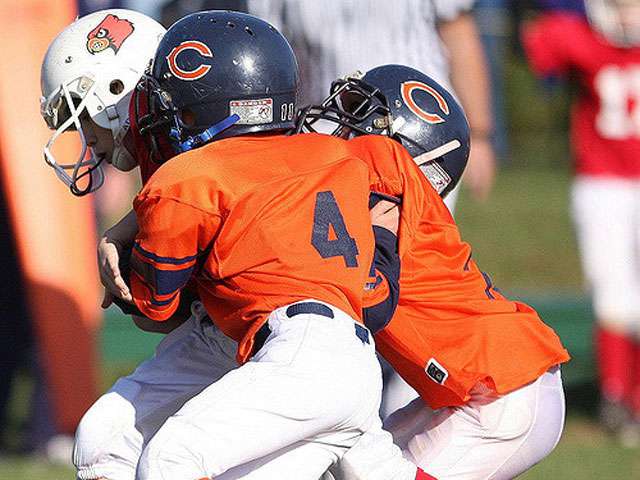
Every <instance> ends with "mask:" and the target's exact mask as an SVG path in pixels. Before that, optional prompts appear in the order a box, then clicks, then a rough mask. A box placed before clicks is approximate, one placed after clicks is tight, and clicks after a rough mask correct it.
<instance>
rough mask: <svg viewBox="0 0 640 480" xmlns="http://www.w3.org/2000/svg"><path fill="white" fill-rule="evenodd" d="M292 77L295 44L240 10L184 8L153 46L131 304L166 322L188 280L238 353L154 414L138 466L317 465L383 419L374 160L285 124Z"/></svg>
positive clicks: (295, 473)
mask: <svg viewBox="0 0 640 480" xmlns="http://www.w3.org/2000/svg"><path fill="white" fill-rule="evenodd" d="M297 87H298V78H297V64H296V60H295V57H294V55H293V52H292V51H291V48H290V46H289V44H288V43H287V41H286V40H285V39H284V37H283V36H282V35H281V34H280V33H279V32H277V30H275V29H274V28H273V27H272V26H271V25H269V24H267V23H266V22H264V21H262V20H259V19H257V18H255V17H252V16H249V15H243V14H240V13H233V12H221V11H210V12H198V13H196V14H192V15H189V16H187V17H185V18H183V19H182V20H180V21H178V22H176V23H175V24H174V25H173V26H172V27H171V28H170V29H169V30H168V31H167V33H166V34H165V35H164V37H163V39H162V40H161V42H160V44H159V46H158V49H157V52H156V55H155V58H154V61H153V67H152V70H151V73H150V75H149V76H148V78H147V82H146V87H145V88H146V94H147V99H148V104H149V114H148V116H147V117H145V118H141V119H140V124H139V127H140V131H141V132H142V133H143V134H144V135H145V138H147V139H149V146H150V149H151V150H152V151H153V153H154V156H155V158H158V159H160V162H162V165H161V167H160V168H159V169H158V170H157V171H156V172H155V173H154V174H153V175H152V177H151V178H150V179H149V180H148V182H147V183H146V184H145V186H144V187H143V189H142V191H141V192H140V193H139V194H138V195H137V197H136V199H135V201H134V207H135V211H136V218H137V222H138V233H137V235H136V240H135V244H134V248H133V253H132V255H131V277H130V286H131V294H132V297H133V304H134V306H135V308H137V309H139V311H140V312H141V313H142V314H143V315H144V316H145V317H147V318H150V319H152V320H154V321H158V322H162V321H165V320H166V319H168V318H169V317H171V316H172V315H173V314H174V312H175V311H176V309H177V308H178V304H179V302H180V299H181V296H182V290H183V288H184V287H185V286H186V285H187V283H188V282H189V281H190V280H194V282H195V285H196V288H197V293H198V296H199V297H200V299H201V301H202V303H203V305H204V307H205V309H206V311H207V312H208V313H210V314H211V316H212V318H214V319H215V322H216V324H217V325H218V326H219V327H220V329H221V330H222V331H223V332H224V333H225V334H227V335H228V336H230V337H231V338H233V339H234V340H236V341H238V355H237V357H238V360H239V362H240V363H241V366H240V367H238V368H237V369H235V370H233V371H231V372H229V373H228V374H226V375H225V376H223V377H222V378H221V379H220V380H218V381H216V382H214V383H212V384H210V385H208V386H206V388H204V390H202V391H201V392H199V393H198V394H196V395H194V396H192V397H191V398H190V399H189V400H188V401H187V402H186V403H185V404H184V405H183V406H182V407H181V408H180V409H179V410H178V411H177V412H176V413H174V414H173V415H171V416H170V417H169V418H168V419H166V420H165V421H164V423H163V424H162V425H161V426H160V428H159V429H158V431H157V432H155V434H154V435H153V437H152V438H151V440H150V441H149V442H148V443H147V444H146V446H145V447H144V450H143V452H142V455H141V457H140V461H139V463H138V467H137V478H140V479H146V478H154V479H155V478H161V477H166V478H211V477H215V478H218V477H219V476H220V475H222V474H223V473H225V472H229V470H230V469H232V468H234V467H239V466H241V465H244V464H247V463H248V462H251V461H254V460H258V459H262V458H265V457H266V456H267V455H277V456H278V457H279V458H277V459H274V462H273V463H271V462H268V463H271V464H272V465H277V469H275V470H274V472H273V473H272V476H271V477H270V478H294V477H295V478H308V479H315V478H318V477H319V476H320V475H321V474H322V473H323V472H324V471H325V470H326V469H327V468H328V467H329V466H330V465H331V464H332V463H334V462H335V461H336V460H337V459H338V458H340V457H341V456H342V454H343V453H344V451H346V449H347V448H349V447H350V446H352V445H353V444H354V443H355V442H356V441H357V439H358V438H359V437H360V436H361V434H362V433H364V432H367V431H372V430H373V431H379V430H380V428H381V425H380V421H379V417H378V407H379V402H380V391H381V376H380V368H379V365H378V363H377V360H376V357H375V348H374V344H373V339H372V337H371V336H370V334H369V332H368V330H367V329H366V328H365V327H364V326H363V325H361V323H360V321H359V319H360V318H361V310H362V289H363V285H364V284H365V283H366V281H367V279H368V278H369V271H370V266H371V264H372V262H373V251H374V248H373V246H374V237H373V231H372V228H371V220H370V215H369V208H368V192H369V188H370V184H371V180H370V178H371V172H370V171H369V169H368V167H367V165H366V163H364V162H363V161H362V160H360V159H359V158H357V157H356V156H354V155H353V154H352V153H351V152H350V151H349V148H348V142H345V141H344V140H341V139H337V138H335V137H329V136H317V137H311V136H309V135H297V136H285V135H283V133H284V132H285V131H287V130H288V129H290V128H291V127H292V126H293V116H294V112H295V101H296V95H297ZM382 140H384V139H382ZM294 208H295V212H296V213H295V215H292V212H293V209H294ZM299 447H304V448H302V449H299ZM289 451H290V452H289ZM301 452H304V455H302V454H301ZM288 453H291V455H289V454H288ZM285 457H286V460H288V463H287V461H285ZM263 468H269V467H263ZM276 475H277V476H276ZM266 478H269V477H266Z"/></svg>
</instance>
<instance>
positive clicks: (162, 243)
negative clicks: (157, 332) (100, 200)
mask: <svg viewBox="0 0 640 480" xmlns="http://www.w3.org/2000/svg"><path fill="white" fill-rule="evenodd" d="M134 208H135V211H136V215H137V218H138V225H139V231H138V234H137V236H136V240H135V243H134V246H133V252H132V255H131V292H132V296H133V303H134V305H135V307H136V308H138V310H139V311H140V312H141V313H142V314H143V316H145V317H147V318H149V319H151V320H154V321H160V322H162V321H166V320H168V319H169V318H171V317H172V315H174V313H175V312H176V311H177V310H178V307H179V305H180V298H181V291H182V289H183V288H184V287H185V286H186V285H187V283H188V282H189V280H190V279H191V278H192V275H193V273H194V272H195V270H196V268H197V267H198V265H199V261H200V260H202V259H203V257H205V256H206V255H207V254H208V252H209V250H210V247H211V245H212V244H213V241H214V239H215V236H216V235H217V231H218V228H219V227H220V217H219V216H218V215H216V214H213V213H211V212H205V211H203V210H200V209H198V208H196V207H194V206H191V205H188V204H185V203H182V202H181V201H180V200H177V199H173V198H162V197H158V196H148V195H147V196H145V195H142V194H141V195H139V196H138V197H137V198H136V201H135V202H134Z"/></svg>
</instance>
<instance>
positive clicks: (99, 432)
mask: <svg viewBox="0 0 640 480" xmlns="http://www.w3.org/2000/svg"><path fill="white" fill-rule="evenodd" d="M141 444H142V439H141V438H140V434H139V432H137V430H136V428H135V411H134V409H133V407H132V405H131V404H130V403H129V402H128V401H127V400H125V399H124V398H122V397H121V396H119V395H118V394H116V393H114V392H110V393H107V394H105V395H103V396H102V397H100V398H99V399H98V401H97V402H96V403H94V404H93V406H92V407H91V408H90V409H89V410H88V411H87V413H85V415H84V416H83V417H82V420H81V421H80V424H79V425H78V428H77V430H76V436H75V443H74V447H73V463H74V465H75V466H76V468H77V469H78V478H80V479H87V480H89V479H91V480H93V479H99V478H109V479H111V478H112V475H113V473H112V472H131V476H130V478H133V474H134V472H135V465H136V463H137V459H138V457H139V456H140V449H141ZM107 473H109V475H107ZM123 474H124V473H120V474H118V476H117V477H113V478H118V479H119V478H129V477H127V476H122V475H123Z"/></svg>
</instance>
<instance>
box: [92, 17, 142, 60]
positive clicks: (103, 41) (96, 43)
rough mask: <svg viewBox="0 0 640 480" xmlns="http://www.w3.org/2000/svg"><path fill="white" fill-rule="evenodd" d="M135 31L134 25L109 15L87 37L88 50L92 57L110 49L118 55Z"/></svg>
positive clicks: (124, 19)
mask: <svg viewBox="0 0 640 480" xmlns="http://www.w3.org/2000/svg"><path fill="white" fill-rule="evenodd" d="M133 30H134V27H133V23H131V22H130V21H129V20H127V19H126V18H119V17H117V16H115V15H113V14H109V15H107V16H106V17H104V19H103V20H102V21H101V22H100V23H99V24H98V26H96V27H95V28H94V29H93V30H91V31H90V32H89V34H88V35H87V50H89V53H91V54H92V55H95V54H96V53H100V52H104V51H105V50H107V49H108V48H111V49H112V50H113V52H114V53H118V50H120V47H121V46H122V44H123V43H124V41H125V40H126V39H127V38H129V36H130V35H131V34H132V33H133Z"/></svg>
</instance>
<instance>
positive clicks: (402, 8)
mask: <svg viewBox="0 0 640 480" xmlns="http://www.w3.org/2000/svg"><path fill="white" fill-rule="evenodd" d="M473 3H474V0H402V1H399V2H391V1H389V0H328V1H323V2H319V1H317V0H271V1H264V0H250V1H249V9H250V12H251V13H252V14H254V15H257V16H259V17H261V18H264V19H265V20H267V21H269V22H270V23H272V24H273V25H274V26H276V27H277V28H278V29H280V30H281V31H282V33H283V34H284V35H285V36H287V38H289V40H290V41H291V43H292V44H293V45H294V49H295V50H296V53H297V54H298V59H299V61H300V63H301V70H302V76H303V81H304V82H305V85H304V93H305V95H304V96H305V98H303V99H302V100H303V102H314V103H316V102H318V101H319V100H321V99H322V98H323V97H324V96H325V95H326V94H327V92H328V89H329V86H330V85H331V82H332V81H333V80H335V79H336V78H339V77H341V76H344V75H347V74H349V73H352V72H354V71H355V70H361V71H363V72H365V71H367V70H370V69H371V68H374V67H376V66H379V65H383V64H388V63H398V64H403V65H407V66H410V67H413V68H415V69H417V70H420V71H422V72H424V73H426V74H427V75H429V76H431V77H433V78H434V79H435V80H437V81H438V82H439V83H441V84H443V85H444V86H445V87H446V88H447V89H451V85H450V82H449V68H448V61H447V55H446V51H445V47H444V45H443V44H442V41H441V39H440V37H439V35H438V30H437V28H436V27H437V24H438V23H439V22H441V21H450V20H453V19H455V18H456V17H457V16H458V15H460V14H461V13H463V12H465V11H468V10H470V9H471V8H472V6H473Z"/></svg>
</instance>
